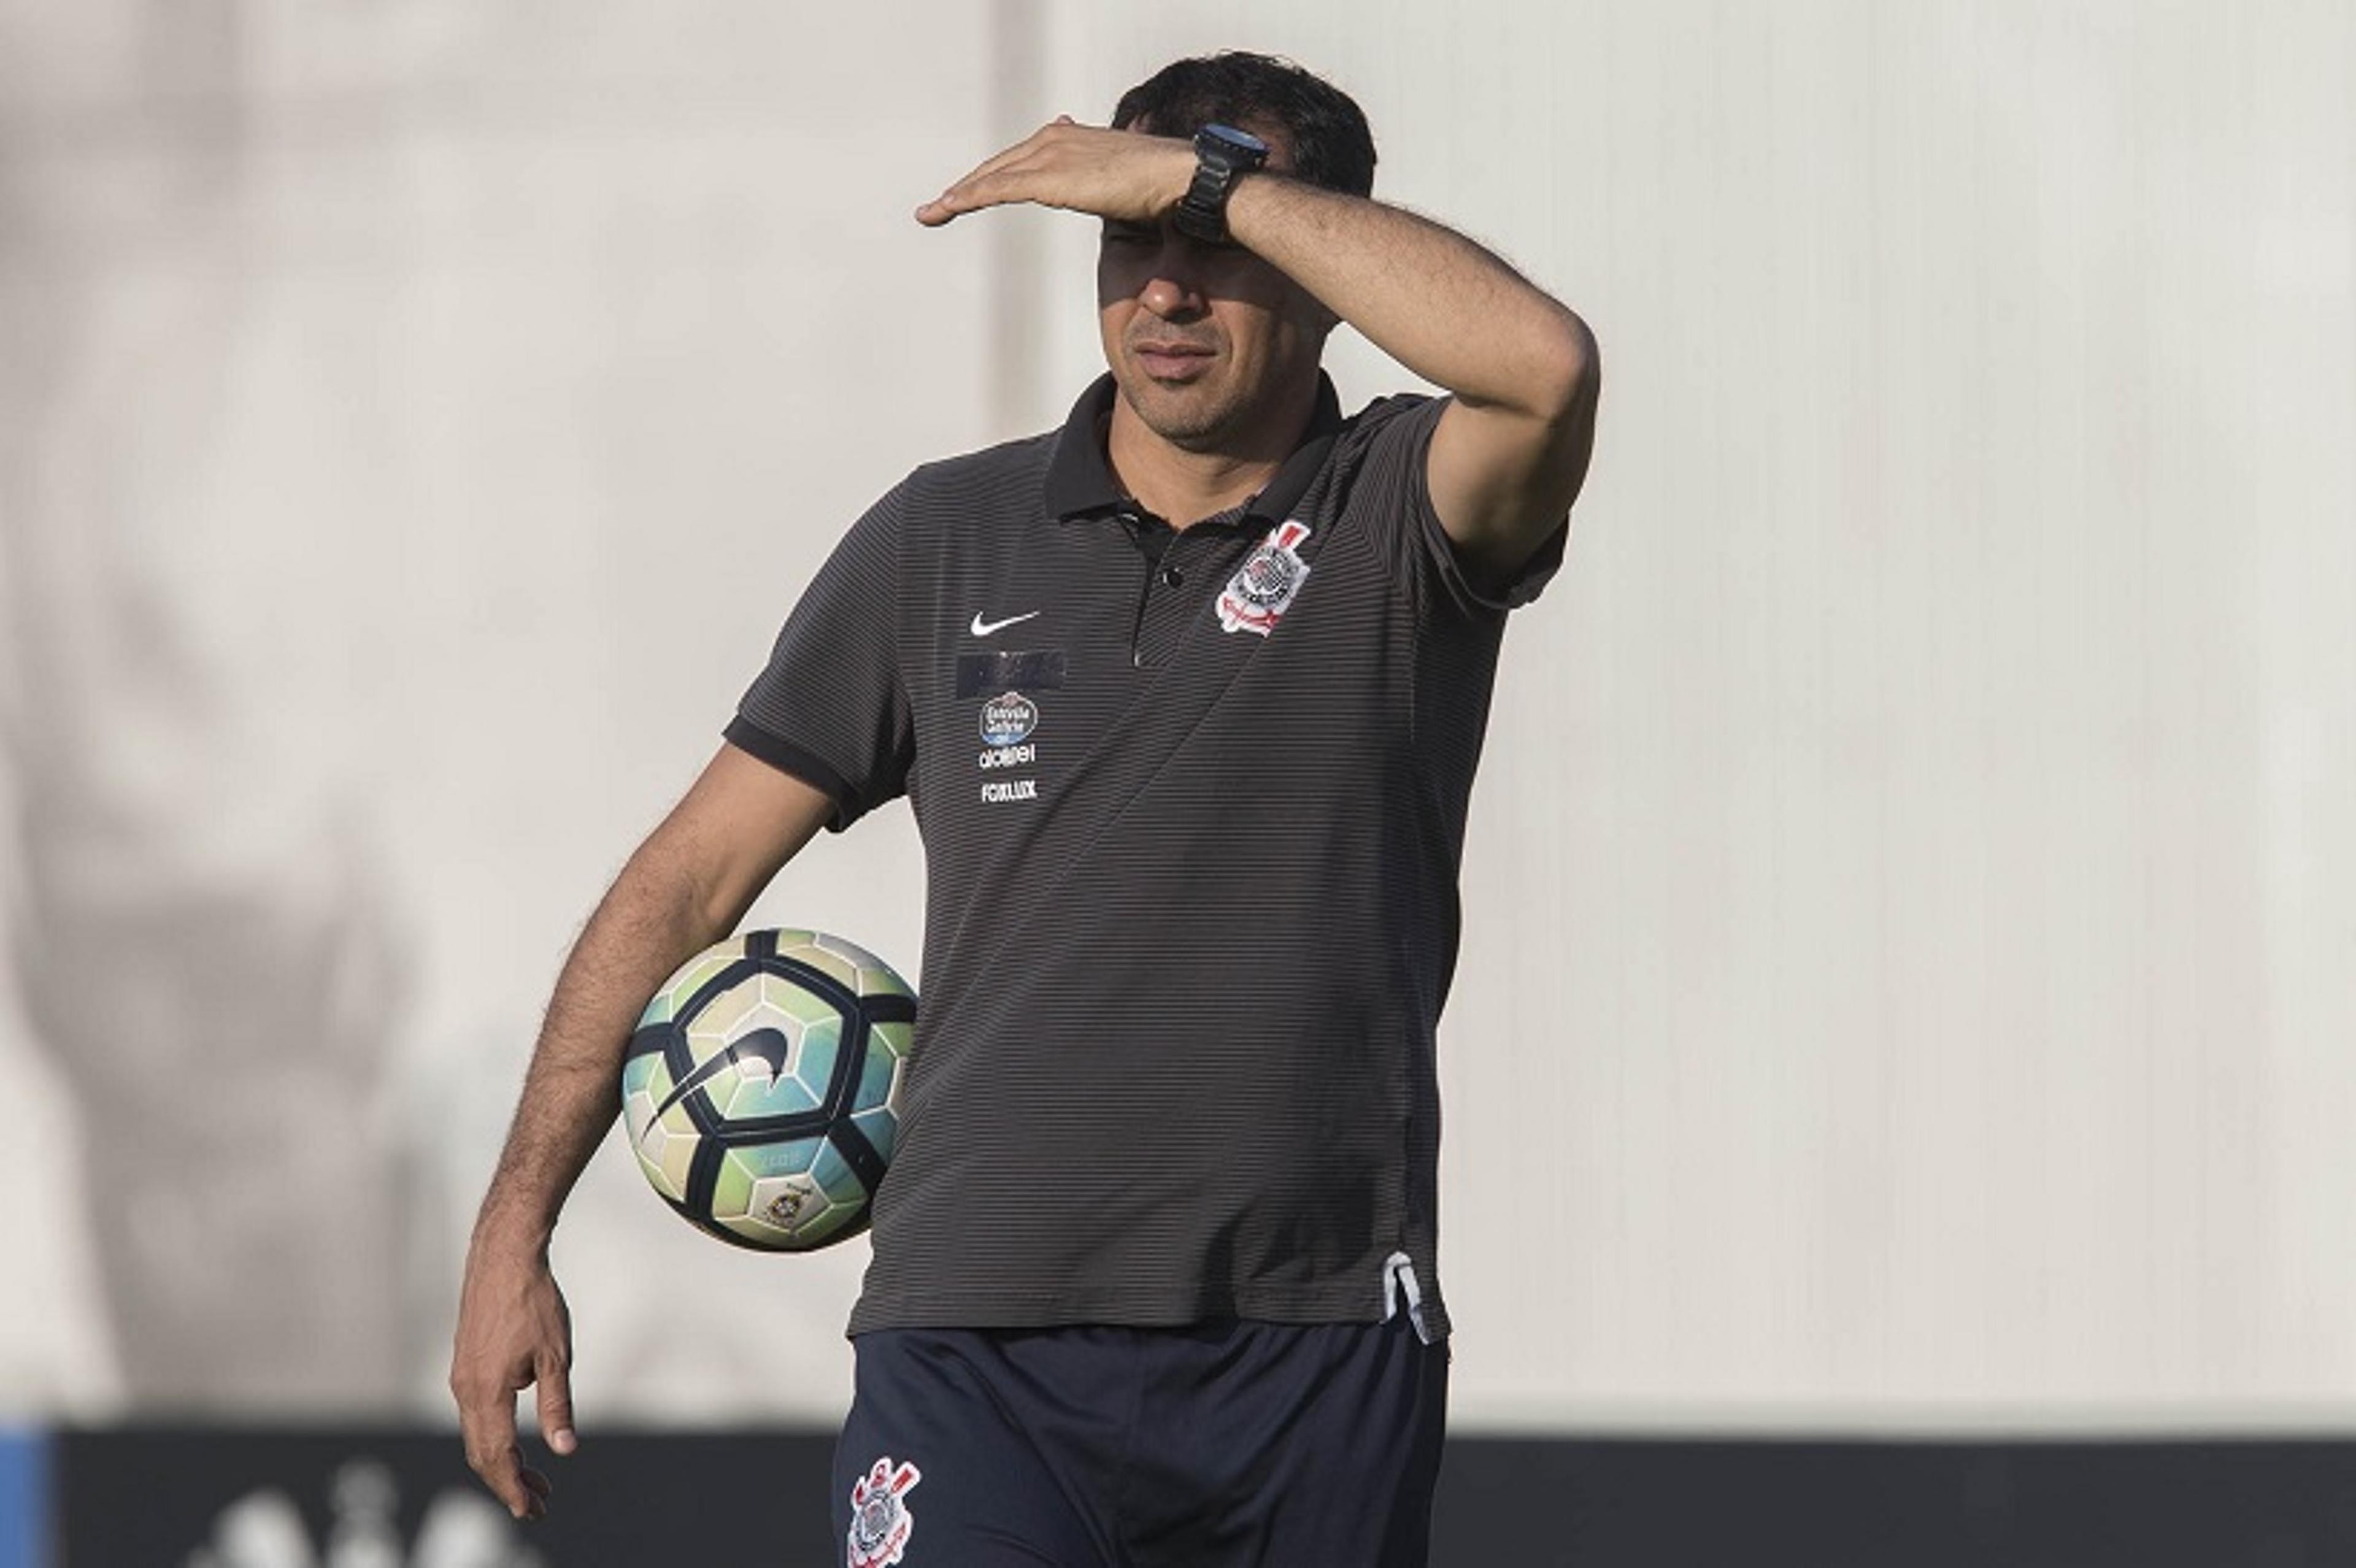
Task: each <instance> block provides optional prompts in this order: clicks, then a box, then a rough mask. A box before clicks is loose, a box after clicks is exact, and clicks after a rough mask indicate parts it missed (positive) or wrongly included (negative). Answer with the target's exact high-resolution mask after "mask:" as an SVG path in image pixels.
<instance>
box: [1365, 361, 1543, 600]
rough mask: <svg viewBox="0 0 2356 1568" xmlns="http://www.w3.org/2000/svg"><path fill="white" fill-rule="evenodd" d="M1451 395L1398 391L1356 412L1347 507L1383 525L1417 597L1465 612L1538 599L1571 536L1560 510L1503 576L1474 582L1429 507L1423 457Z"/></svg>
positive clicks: (1388, 544) (1377, 525) (1427, 455)
mask: <svg viewBox="0 0 2356 1568" xmlns="http://www.w3.org/2000/svg"><path fill="white" fill-rule="evenodd" d="M1452 401H1453V400H1452V399H1450V398H1425V397H1416V396H1403V397H1396V398H1385V399H1382V400H1379V401H1376V402H1374V403H1371V404H1369V405H1367V407H1366V408H1365V411H1363V412H1361V413H1360V414H1359V416H1358V420H1357V423H1358V426H1359V430H1358V432H1357V433H1358V435H1359V438H1360V440H1361V441H1362V442H1363V449H1362V451H1361V452H1360V453H1359V456H1358V461H1357V464H1356V478H1355V484H1354V485H1353V487H1352V490H1351V495H1350V502H1349V506H1350V509H1351V510H1352V511H1354V512H1357V513H1359V514H1360V515H1361V516H1362V517H1365V519H1366V520H1367V522H1368V523H1369V524H1370V525H1372V526H1373V527H1375V528H1377V529H1378V530H1381V531H1382V533H1383V536H1384V544H1385V548H1387V549H1390V550H1391V551H1393V552H1394V559H1395V560H1398V562H1399V564H1400V566H1401V568H1402V570H1403V571H1405V572H1406V573H1407V575H1408V582H1409V585H1410V587H1412V588H1413V590H1414V591H1415V592H1416V594H1417V597H1418V601H1419V603H1424V604H1426V605H1427V606H1433V607H1436V606H1439V605H1443V604H1444V605H1450V606H1452V607H1453V608H1455V609H1456V610H1457V611H1459V612H1461V613H1465V614H1475V615H1477V614H1483V613H1488V614H1502V613H1505V612H1506V611H1509V610H1515V609H1518V608H1520V607H1521V606H1522V605H1524V604H1526V603H1529V602H1530V601H1531V600H1533V599H1536V598H1537V596H1538V594H1539V593H1540V592H1543V591H1544V590H1545V588H1546V585H1547V582H1548V581H1550V580H1552V578H1553V577H1554V574H1555V573H1556V572H1557V571H1560V570H1561V569H1562V560H1563V550H1564V549H1565V547H1566V546H1567V545H1568V544H1569V539H1570V519H1569V517H1568V516H1566V517H1564V518H1563V520H1562V521H1561V522H1560V523H1559V524H1558V525H1557V527H1556V528H1555V529H1554V531H1553V532H1552V533H1549V534H1548V535H1547V538H1546V541H1545V542H1544V543H1542V544H1541V545H1539V546H1538V548H1537V551H1536V552H1535V553H1533V554H1532V555H1531V557H1530V558H1529V560H1526V561H1524V562H1523V563H1522V564H1521V566H1520V567H1519V568H1518V569H1517V570H1515V572H1514V573H1513V575H1512V576H1511V577H1509V578H1507V579H1506V580H1505V581H1504V582H1481V583H1477V584H1476V583H1475V582H1474V581H1473V580H1472V576H1471V575H1470V574H1468V573H1467V571H1466V570H1465V567H1464V561H1463V559H1462V557H1461V556H1460V555H1459V554H1458V553H1457V550H1456V546H1455V543H1454V541H1452V540H1451V539H1449V537H1448V530H1447V529H1446V528H1442V527H1441V526H1440V514H1439V512H1437V511H1436V510H1434V509H1433V507H1432V505H1431V482H1430V476H1429V474H1428V472H1427V468H1426V464H1427V460H1428V459H1429V458H1430V454H1431V434H1432V432H1433V431H1435V430H1437V429H1439V428H1440V415H1441V414H1443V413H1444V412H1446V411H1447V409H1448V406H1449V404H1450V403H1451V402H1452Z"/></svg>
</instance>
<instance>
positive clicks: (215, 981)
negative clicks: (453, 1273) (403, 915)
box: [0, 6, 406, 1410]
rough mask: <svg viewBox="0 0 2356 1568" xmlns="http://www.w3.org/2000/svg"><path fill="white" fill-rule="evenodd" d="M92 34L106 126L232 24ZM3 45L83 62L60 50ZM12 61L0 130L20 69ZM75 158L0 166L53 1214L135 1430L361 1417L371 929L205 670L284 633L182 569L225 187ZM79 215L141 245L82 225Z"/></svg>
mask: <svg viewBox="0 0 2356 1568" xmlns="http://www.w3.org/2000/svg"><path fill="white" fill-rule="evenodd" d="M104 9H105V10H107V11H109V12H114V13H116V15H114V16H112V22H113V23H115V24H118V25H119V27H118V30H117V31H116V32H114V33H110V34H109V35H108V38H109V42H108V45H107V46H106V47H107V48H111V49H112V50H113V51H114V53H113V55H112V56H111V57H109V58H111V59H115V60H116V61H118V62H119V70H117V71H116V72H115V74H116V75H117V76H118V77H119V78H120V80H112V81H109V82H108V83H107V84H106V90H107V91H113V92H119V93H120V94H121V95H122V98H123V104H122V108H123V112H124V114H125V116H126V118H130V117H133V116H134V113H135V110H136V108H137V106H138V104H140V103H141V102H142V101H146V100H148V99H150V98H154V97H156V96H159V95H160V92H161V90H162V89H164V88H166V87H171V86H174V85H184V86H190V87H192V88H193V89H195V90H196V91H199V92H205V93H218V92H222V91H223V89H222V87H221V85H220V76H221V69H222V62H223V61H224V59H230V55H231V51H230V48H229V45H230V42H231V41H232V39H233V36H234V31H235V29H234V26H233V23H234V15H233V11H232V9H230V8H222V7H219V6H215V7H210V8H208V9H207V10H206V11H205V12H204V13H203V15H204V16H209V17H210V18H211V22H210V27H211V29H212V31H211V33H210V34H209V38H210V42H211V44H212V46H214V47H209V48H206V47H192V45H201V44H204V43H205V42H206V41H207V40H205V39H195V40H192V39H191V37H189V31H190V29H189V26H188V22H187V17H186V16H182V17H180V18H179V19H178V20H175V19H173V17H172V16H171V15H170V13H171V12H172V10H173V8H172V7H155V8H153V9H152V10H144V11H140V12H136V13H133V14H130V15H128V16H126V15H123V14H122V12H121V8H119V7H112V6H110V7H105V8H104ZM31 26H32V24H31V23H30V22H29V21H27V19H26V18H25V17H24V16H19V17H17V18H16V20H15V21H14V22H13V23H12V24H11V28H10V31H11V34H12V37H11V39H10V41H11V42H13V43H26V42H27V39H25V38H24V37H21V36H18V35H21V33H22V32H23V31H24V30H25V29H27V28H29V27H31ZM61 26H62V27H63V30H64V31H66V32H69V33H70V32H73V31H74V30H75V28H76V27H86V26H88V25H87V24H78V23H70V22H69V23H66V24H62V25H61ZM44 27H48V24H46V23H45V24H44ZM92 30H95V29H94V28H93V29H92ZM151 34H153V35H155V36H149V35H151ZM165 35H168V36H165ZM31 41H32V42H34V43H37V44H39V43H45V44H46V45H47V46H48V48H49V53H50V54H52V55H56V54H58V53H59V51H60V50H61V49H65V48H74V49H75V50H76V51H77V52H76V53H75V55H74V57H73V58H74V59H75V61H76V63H77V64H78V65H81V64H83V63H84V60H83V57H82V56H81V54H80V52H79V50H80V45H81V44H82V43H83V42H84V41H85V40H81V39H79V38H66V39H62V40H61V39H59V38H56V37H51V38H48V39H46V40H43V39H34V40H31ZM11 55H14V56H15V57H16V65H15V66H14V67H13V68H11V69H0V96H7V97H10V98H12V100H13V99H15V98H16V95H15V94H11V93H7V92H6V91H5V89H6V88H7V86H8V85H9V84H8V80H7V79H9V78H17V77H19V75H20V73H21V72H26V71H32V70H36V69H38V66H39V61H40V60H41V59H42V58H43V54H42V50H41V48H31V49H29V50H28V51H26V52H24V53H18V52H17V51H16V50H15V49H13V48H11V49H0V59H7V58H8V57H9V56H11ZM232 63H233V62H232ZM182 71H187V72H193V73H194V80H192V81H191V82H188V83H178V82H177V76H176V80H175V81H173V82H158V81H156V80H152V79H153V78H154V77H155V74H156V73H158V72H165V73H177V72H182ZM34 101H35V102H36V105H37V99H36V100H34ZM225 101H227V102H230V103H232V104H233V102H234V95H233V94H230V95H228V96H227V98H226V99H225ZM27 112H28V113H30V114H31V115H33V116H34V118H35V119H36V120H37V117H38V114H39V110H38V108H37V106H36V107H35V108H33V109H31V110H29V111H27ZM26 140H27V142H29V143H31V144H34V145H35V146H39V145H40V144H41V139H40V138H38V137H33V138H27V139H26ZM214 151H215V152H216V153H218V152H219V151H220V149H218V148H216V149H214ZM89 161H90V162H91V164H92V165H101V164H104V165H105V166H93V167H92V168H91V169H89V170H84V169H82V168H80V167H77V166H75V164H76V159H75V157H74V155H71V154H70V153H69V154H67V155H58V156H48V155H44V154H43V153H41V152H38V151H33V152H27V151H23V150H22V144H20V150H19V152H17V153H16V154H14V155H0V232H5V233H6V234H7V235H8V236H9V237H10V240H11V244H10V248H9V250H8V251H7V252H6V253H5V254H0V267H5V273H6V275H5V280H0V281H5V282H6V283H9V284H10V285H12V286H10V287H8V288H6V289H5V290H0V330H5V338H0V341H5V344H6V347H7V351H6V352H5V353H0V411H5V418H0V677H5V678H0V774H5V779H0V783H5V785H6V787H5V790H0V805H5V807H7V808H11V809H10V814H9V816H6V817H5V819H0V838H5V839H6V840H9V841H10V842H7V843H5V844H0V864H5V863H6V862H9V861H13V862H15V874H14V875H13V877H12V878H9V879H7V886H6V895H7V900H8V902H7V907H6V910H5V916H6V932H7V938H8V940H7V944H6V953H5V962H7V963H9V964H10V965H13V966H14V968H15V969H16V990H17V992H18V994H19V996H20V997H21V1001H22V1006H23V1008H24V1011H25V1014H26V1016H27V1019H28V1020H29V1021H30V1024H31V1026H32V1028H33V1030H34V1032H35V1033H36V1035H37V1038H38V1039H39V1040H40V1041H41V1042H42V1044H43V1046H44V1047H45V1048H46V1051H47V1052H48V1054H49V1055H50V1056H51V1057H52V1058H53V1059H54V1061H56V1063H57V1064H58V1067H59V1071H60V1074H61V1077H62V1080H63V1082H64V1083H67V1084H68V1085H70V1091H71V1093H72V1096H73V1098H74V1100H75V1103H76V1109H77V1113H78V1115H79V1117H80V1125H81V1127H82V1139H81V1142H82V1147H83V1148H84V1150H85V1151H86V1158H85V1164H86V1167H87V1168H86V1169H85V1170H84V1172H83V1173H82V1176H81V1179H80V1180H79V1181H75V1182H64V1181H59V1182H57V1185H58V1186H59V1188H60V1189H71V1190H75V1191H78V1192H79V1193H80V1195H81V1197H82V1199H83V1200H84V1201H86V1203H87V1204H88V1206H89V1209H90V1212H89V1213H88V1215H87V1217H86V1225H87V1233H88V1234H89V1236H91V1238H93V1240H94V1245H95V1246H96V1248H97V1251H98V1272H99V1275H100V1277H101V1279H102V1290H103V1295H104V1297H105V1300H104V1304H103V1306H104V1312H105V1314H106V1315H107V1317H109V1318H110V1319H111V1322H112V1336H113V1339H114V1341H115V1356H116V1359H117V1360H118V1361H119V1363H120V1366H121V1368H122V1372H123V1383H124V1390H123V1392H125V1393H126V1394H127V1395H128V1397H129V1398H130V1400H131V1402H132V1403H134V1406H137V1407H141V1408H145V1409H148V1410H169V1409H219V1408H222V1407H227V1406H240V1407H266V1408H277V1409H286V1408H294V1407H310V1408H325V1407H342V1408H348V1407H350V1406H352V1405H354V1404H356V1403H369V1404H382V1403H386V1402H389V1401H390V1400H391V1399H392V1398H393V1397H394V1395H395V1394H396V1392H397V1391H398V1386H399V1383H398V1372H399V1370H400V1369H399V1366H398V1364H397V1363H398V1360H399V1357H400V1353H401V1349H402V1347H401V1340H400V1336H399V1334H398V1333H397V1323H396V1317H397V1313H398V1302H399V1292H398V1290H397V1289H396V1285H397V1278H396V1275H397V1273H398V1270H399V1265H400V1257H401V1253H400V1245H399V1243H400V1234H399V1221H400V1220H401V1213H400V1210H401V1207H402V1205H401V1203H400V1201H399V1199H398V1183H397V1170H396V1167H395V1154H394V1149H395V1143H394V1140H393V1139H392V1137H391V1136H390V1134H389V1129H388V1127H387V1125H386V1112H385V1099H386V1095H385V1093H384V1091H385V1085H386V1079H387V1073H388V1067H389V1063H388V1061H387V1044H388V1040H389V1037H390V1035H391V1029H392V1023H393V1019H394V1004H395V1003H396V1001H397V1000H398V998H399V997H401V996H402V994H403V992H404V990H405V989H406V987H405V986H404V985H403V983H402V965H401V963H400V961H399V959H400V953H399V944H398V943H397V942H396V940H395V924H396V923H395V921H394V919H393V916H392V913H391V899H390V895H389V893H388V892H387V891H386V882H385V879H384V878H383V877H382V876H381V874H380V871H379V869H377V867H376V866H375V864H374V863H373V861H372V855H371V846H370V840H369V837H368V834H367V831H366V828H365V825H364V821H363V818H362V816H360V814H359V811H358V809H357V806H356V805H352V804H349V803H348V802H347V800H346V799H345V798H343V797H342V795H340V794H339V791H338V788H337V784H336V783H335V779H336V776H337V770H336V766H335V765H333V764H332V763H330V762H328V761H327V760H322V761H321V762H320V763H318V764H316V765H312V766H305V765H304V763H303V762H302V760H301V759H302V758H303V756H304V754H305V753H304V751H303V748H302V747H301V745H300V743H299V740H298V741H297V743H296V744H295V745H291V746H290V745H289V744H288V743H287V741H288V737H289V735H290V734H291V733H293V731H295V729H296V728H297V727H298V726H300V725H302V724H304V723H305V722H307V721H308V720H309V718H310V717H311V716H308V715H305V714H303V713H300V712H296V711H291V709H298V708H300V707H301V706H302V705H301V704H300V703H297V702H292V701H290V700H289V697H288V694H289V693H290V692H296V691H301V690H304V689H305V688H304V687H302V686H301V685H299V684H295V683H294V682H293V681H292V675H293V671H292V670H291V669H290V670H289V671H288V674H289V677H290V680H289V684H288V685H286V686H284V687H283V688H257V687H256V686H255V685H254V684H253V682H252V679H251V677H250V676H248V677H245V678H240V679H231V678H227V677H226V676H225V673H224V672H225V670H226V669H227V668H228V667H229V666H230V664H231V663H233V659H232V658H231V656H230V655H228V654H226V653H225V652H224V651H223V648H224V644H223V639H222V635H221V629H222V628H224V627H236V626H238V625H240V624H248V625H250V624H252V623H253V622H255V621H262V622H268V621H270V620H272V619H273V618H281V619H283V620H284V622H285V623H286V624H282V625H281V626H279V627H278V628H276V630H277V632H278V633H279V635H280V638H281V641H280V647H279V653H278V657H279V658H280V659H281V660H282V661H283V663H284V665H286V666H289V667H291V666H296V665H299V664H300V663H301V662H302V661H303V660H305V658H306V657H308V656H310V650H308V649H306V648H305V646H304V645H303V643H302V641H301V638H302V635H303V627H304V616H303V613H302V612H301V611H300V610H299V609H296V610H294V611H292V612H291V613H290V612H289V611H288V609H287V608H286V607H285V606H284V605H281V604H279V603H273V595H271V594H270V593H269V592H267V591H266V587H265V585H262V584H259V583H255V582H252V581H239V580H238V578H237V576H236V572H235V570H234V569H233V568H229V567H216V568H214V569H213V570H211V571H208V572H203V573H198V574H194V575H193V576H192V575H191V574H190V573H188V572H187V566H188V564H189V562H190V561H191V560H197V561H203V560H207V559H208V557H207V556H206V554H205V553H204V552H205V551H206V549H207V548H208V543H209V541H208V540H206V539H205V538H204V537H203V535H204V530H205V528H206V518H205V517H204V516H203V508H202V502H201V499H200V497H201V496H202V494H203V492H204V489H205V486H204V484H203V481H204V480H205V478H206V472H205V465H206V464H207V462H208V458H209V453H210V451H211V450H212V445H213V443H212V437H213V436H214V434H215V433H216V432H214V431H213V429H212V428H211V427H212V425H213V423H214V422H215V421H216V420H217V419H218V417H219V416H218V413H217V411H218V410H219V409H220V406H221V403H222V401H223V399H222V397H221V391H222V388H221V385H220V383H221V382H222V381H224V380H225V379H227V371H226V369H225V367H227V366H228V365H229V364H230V362H231V357H232V355H233V351H234V349H235V347H236V343H237V338H238V335H239V332H240V330H241V323H242V321H243V319H244V316H245V315H246V307H247V306H248V305H249V304H250V302H249V301H248V300H247V299H246V298H245V297H244V291H243V288H242V285H241V273H240V269H239V262H238V255H239V244H238V240H239V238H240V235H241V179H240V177H239V176H238V174H237V172H236V171H237V166H238V163H239V160H238V159H236V158H235V157H233V156H232V157H229V158H220V157H214V158H210V159H203V160H198V162H201V163H202V164H203V167H204V177H197V178H190V179H182V178H178V177H177V176H179V175H183V174H187V173H188V172H189V171H188V170H187V169H185V168H182V167H181V166H180V165H181V164H182V163H183V161H184V160H183V159H181V158H180V157H179V156H177V155H164V156H160V157H155V158H150V159H145V160H141V159H132V160H123V159H119V158H118V159H115V160H113V161H112V163H106V162H105V160H104V158H103V156H98V157H92V158H91V159H90V160H89ZM126 165H129V167H128V172H126ZM82 176H88V177H87V178H84V177H82ZM91 186H99V187H103V188H102V192H101V196H100V197H91V196H89V195H86V194H84V193H85V192H86V191H87V190H88V189H89V188H90V187H91ZM102 197H104V198H112V199H113V200H115V201H117V202H122V201H123V198H125V197H128V198H130V200H129V209H130V210H131V211H133V212H134V213H135V214H136V215H137V216H136V219H135V220H134V221H131V222H128V223H126V224H124V225H123V226H121V227H119V228H116V229H109V228H107V227H105V226H102V225H96V224H93V223H92V222H91V213H90V205H91V203H92V202H93V201H96V200H98V199H101V198H102ZM266 521H267V520H266V519H265V522H266ZM305 522H306V519H300V518H294V517H289V518H287V519H285V520H284V526H286V527H290V528H292V527H298V526H304V524H305ZM166 543H168V544H170V546H171V548H164V544H166ZM192 552H193V553H192ZM314 749H315V750H323V749H327V748H325V747H316V748H314Z"/></svg>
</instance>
